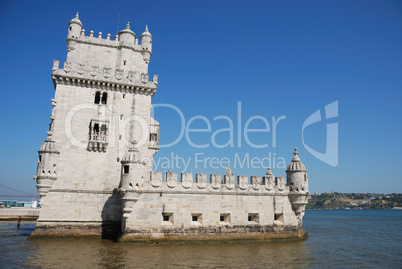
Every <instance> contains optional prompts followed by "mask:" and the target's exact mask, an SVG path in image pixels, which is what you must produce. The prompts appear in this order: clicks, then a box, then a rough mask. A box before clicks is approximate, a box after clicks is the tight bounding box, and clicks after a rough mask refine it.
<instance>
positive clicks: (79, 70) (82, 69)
mask: <svg viewBox="0 0 402 269" xmlns="http://www.w3.org/2000/svg"><path fill="white" fill-rule="evenodd" d="M77 73H78V74H80V75H82V74H84V73H85V64H78V68H77Z"/></svg>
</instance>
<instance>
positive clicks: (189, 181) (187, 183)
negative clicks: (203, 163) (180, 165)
mask: <svg viewBox="0 0 402 269" xmlns="http://www.w3.org/2000/svg"><path fill="white" fill-rule="evenodd" d="M180 181H181V184H182V186H183V188H185V189H188V188H190V187H191V186H192V185H193V173H182V174H181V180H180Z"/></svg>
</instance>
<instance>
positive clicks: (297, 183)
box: [286, 148, 308, 192]
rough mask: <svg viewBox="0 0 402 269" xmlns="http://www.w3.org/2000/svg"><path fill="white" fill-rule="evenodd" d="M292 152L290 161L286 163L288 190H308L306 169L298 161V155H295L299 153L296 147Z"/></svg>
mask: <svg viewBox="0 0 402 269" xmlns="http://www.w3.org/2000/svg"><path fill="white" fill-rule="evenodd" d="M293 154H294V157H293V159H292V162H291V163H290V164H289V165H288V169H287V170H286V176H287V184H288V185H289V191H291V192H292V191H294V192H308V182H307V170H306V168H305V167H304V164H303V163H302V162H301V161H300V158H299V156H297V155H298V154H299V152H297V148H295V151H294V152H293Z"/></svg>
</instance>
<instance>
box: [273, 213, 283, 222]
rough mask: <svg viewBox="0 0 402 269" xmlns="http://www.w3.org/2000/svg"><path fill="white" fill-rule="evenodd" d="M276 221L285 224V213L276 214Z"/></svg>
mask: <svg viewBox="0 0 402 269" xmlns="http://www.w3.org/2000/svg"><path fill="white" fill-rule="evenodd" d="M274 220H275V221H280V222H283V213H275V214H274Z"/></svg>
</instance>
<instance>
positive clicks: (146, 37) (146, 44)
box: [141, 25, 152, 64]
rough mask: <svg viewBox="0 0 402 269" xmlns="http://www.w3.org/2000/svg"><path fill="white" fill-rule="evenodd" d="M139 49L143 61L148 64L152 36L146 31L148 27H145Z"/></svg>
mask: <svg viewBox="0 0 402 269" xmlns="http://www.w3.org/2000/svg"><path fill="white" fill-rule="evenodd" d="M141 48H142V56H143V57H144V61H145V62H146V63H147V64H148V63H149V60H150V58H151V55H152V35H151V33H150V32H149V31H148V25H147V26H146V27H145V32H143V33H142V35H141Z"/></svg>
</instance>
